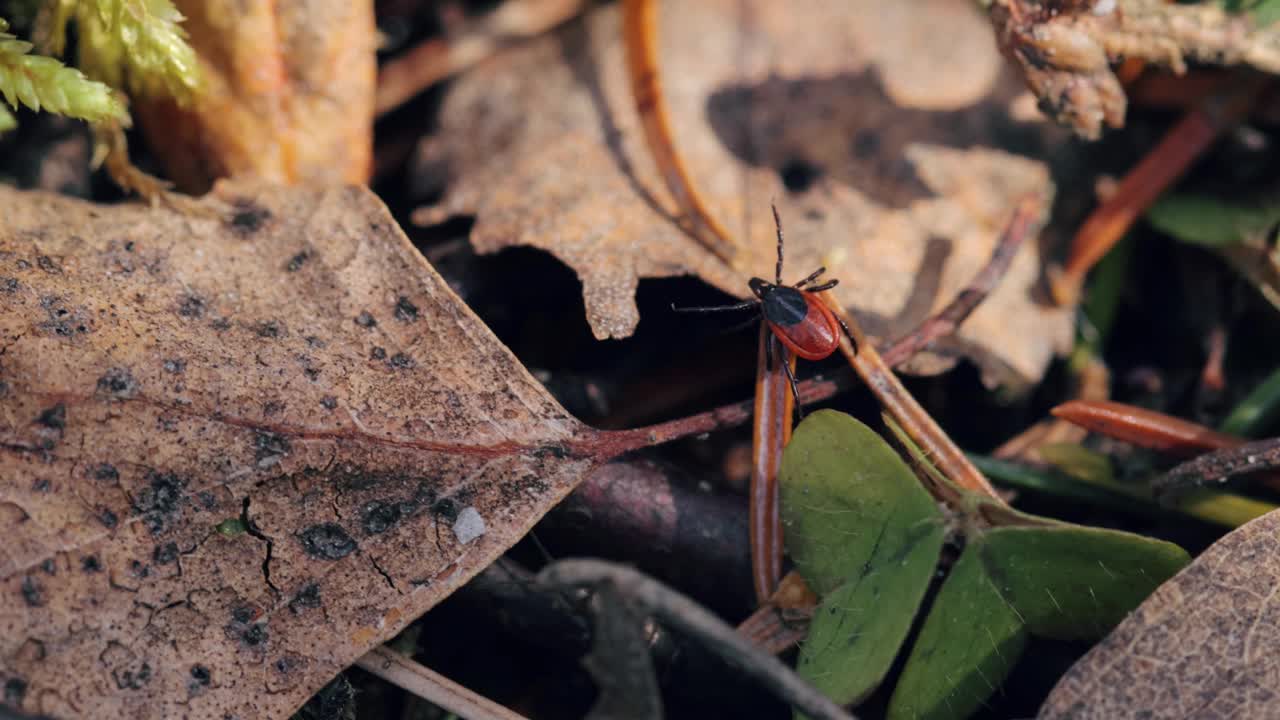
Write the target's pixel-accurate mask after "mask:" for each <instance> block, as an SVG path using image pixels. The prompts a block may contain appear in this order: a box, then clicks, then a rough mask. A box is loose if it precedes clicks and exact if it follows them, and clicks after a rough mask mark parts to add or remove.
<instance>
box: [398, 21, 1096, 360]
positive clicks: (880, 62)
mask: <svg viewBox="0 0 1280 720" xmlns="http://www.w3.org/2000/svg"><path fill="white" fill-rule="evenodd" d="M926 6H927V7H922V6H920V5H919V4H918V3H917V4H912V5H910V7H907V6H905V5H904V6H903V7H902V8H898V7H897V6H896V5H895V6H894V7H887V6H886V5H885V4H884V3H880V2H872V1H870V0H866V1H862V2H819V1H817V0H810V1H808V2H801V3H765V2H751V3H746V4H745V5H744V4H742V3H739V2H736V1H734V2H730V0H718V1H717V2H705V3H692V4H690V3H680V4H676V3H664V4H663V6H662V8H661V12H660V14H659V17H660V25H661V43H662V45H661V47H662V52H661V63H662V71H663V73H662V82H663V85H664V93H665V94H666V97H667V99H668V102H669V104H670V106H671V108H672V111H673V114H674V116H673V118H672V120H673V123H674V128H675V137H676V141H677V143H678V145H679V148H680V150H681V152H682V154H683V155H684V156H685V160H686V161H687V164H688V166H689V168H690V170H691V172H692V175H693V177H694V180H695V182H696V184H697V186H698V187H699V189H700V190H702V191H703V192H704V194H705V195H706V199H707V201H708V203H709V206H710V209H711V211H712V213H713V214H714V215H715V216H716V217H717V218H719V219H720V220H721V221H722V222H724V223H725V225H726V227H728V228H729V230H730V232H731V234H733V236H734V237H735V239H736V241H737V242H738V243H739V246H740V247H741V248H742V258H741V268H740V269H733V268H729V267H727V266H725V265H724V264H722V263H721V262H719V261H718V260H717V259H716V258H714V257H713V256H712V255H711V254H710V253H708V252H706V251H705V250H703V249H702V248H701V247H700V246H699V245H698V244H697V243H695V242H693V241H691V240H690V239H689V238H688V237H687V236H685V235H684V234H682V233H681V231H680V230H679V229H678V228H677V227H676V225H675V224H674V223H673V222H672V219H671V217H670V215H669V214H668V208H669V207H670V201H669V199H668V198H667V196H666V193H665V189H664V186H663V183H662V181H661V179H660V178H659V176H658V175H657V172H656V170H655V169H654V166H653V163H652V161H651V158H650V154H649V151H648V148H647V147H646V146H645V144H644V136H643V133H642V131H641V130H640V127H639V120H638V117H637V115H636V112H635V109H634V101H633V99H632V97H631V93H630V88H629V85H628V82H627V76H626V74H625V72H624V64H623V48H622V47H621V43H620V27H619V22H620V21H619V14H618V13H617V12H616V9H615V8H603V9H599V10H597V11H594V12H592V13H590V14H589V15H587V16H586V17H585V18H584V19H582V20H581V21H579V22H576V23H574V24H571V25H570V26H568V27H566V28H565V29H563V30H562V31H560V32H558V33H556V34H555V35H552V36H548V37H545V38H543V39H540V40H538V41H535V42H532V43H529V44H528V45H526V46H524V47H521V48H518V49H515V50H511V51H508V52H505V53H503V54H502V55H500V56H498V57H496V58H494V59H493V60H491V61H490V62H488V63H486V64H483V65H481V66H479V67H478V68H476V69H474V70H472V71H471V72H470V73H468V74H467V75H466V76H464V77H463V78H461V79H460V80H458V81H457V82H455V84H454V85H453V86H452V87H451V89H450V91H449V94H448V96H447V98H446V99H445V101H444V106H443V109H442V113H441V121H440V122H441V129H440V131H439V132H437V133H435V134H433V135H432V136H431V137H429V138H427V139H426V140H425V141H424V142H423V144H422V146H421V147H420V148H419V152H418V155H417V160H416V165H415V167H416V171H415V180H416V182H417V183H418V187H417V190H418V191H419V192H422V193H424V194H429V193H443V196H442V199H441V200H440V202H439V203H438V204H437V205H435V206H433V207H430V208H424V209H422V210H420V211H419V212H418V213H417V215H416V216H415V218H416V221H417V222H420V223H431V222H437V221H440V220H442V219H444V218H445V217H448V216H450V215H453V214H474V215H475V216H476V225H475V227H474V229H473V231H472V236H471V240H472V242H473V244H474V245H475V246H476V247H477V248H478V249H479V250H480V251H482V252H494V251H497V250H499V249H501V248H504V247H509V246H512V245H522V244H523V245H532V246H535V247H539V248H543V249H545V250H547V251H549V252H551V253H553V254H554V255H556V256H557V257H558V258H560V259H561V260H562V261H563V262H565V263H567V264H568V265H570V266H571V267H573V268H574V269H575V270H576V271H577V273H578V275H579V277H580V278H581V281H582V284H583V296H584V299H585V304H586V314H587V319H588V321H589V323H590V326H591V328H592V331H593V332H594V333H595V335H596V337H598V338H601V339H604V338H611V337H612V338H621V337H626V336H628V335H630V334H631V332H632V331H633V330H634V328H635V326H636V324H637V323H638V322H639V316H638V311H637V309H636V306H635V302H634V294H635V290H636V286H637V283H638V282H639V280H640V279H641V278H647V277H670V276H675V275H684V274H695V275H697V276H699V277H701V278H702V279H704V280H706V281H707V282H709V283H711V284H713V285H716V286H717V287H719V288H721V289H723V290H725V291H726V292H730V293H733V294H735V295H739V296H743V295H745V293H746V287H747V285H746V280H747V278H748V277H749V276H750V275H753V274H754V275H760V276H763V277H771V276H772V274H773V263H774V244H775V241H774V228H773V221H772V218H771V217H770V214H769V202H770V201H771V200H772V199H777V200H778V201H779V206H780V210H781V213H782V218H783V223H784V228H785V231H786V235H787V268H788V271H787V279H789V280H792V281H794V280H796V279H798V278H799V277H802V276H803V275H804V274H807V273H808V272H809V271H810V270H812V269H814V268H816V267H817V266H818V265H826V267H827V268H828V271H829V275H830V276H831V277H836V278H839V279H840V280H841V284H840V286H839V287H838V288H837V293H838V295H839V297H840V298H841V300H842V301H843V302H844V303H846V305H848V306H850V307H851V308H853V309H854V310H855V311H856V312H857V313H859V314H860V315H861V317H862V318H863V319H864V320H865V321H866V323H867V325H868V328H869V330H870V331H871V332H872V333H873V334H875V335H877V336H880V337H887V336H895V335H897V334H899V333H902V332H905V331H907V330H908V329H910V328H911V327H913V326H914V325H915V324H916V323H918V322H919V321H920V320H922V319H923V318H924V317H926V316H927V315H928V314H929V313H930V312H931V311H933V310H936V309H937V308H939V307H940V306H942V305H943V304H945V303H947V302H948V301H950V300H951V298H952V297H953V296H954V294H955V293H956V292H957V291H958V290H959V289H960V288H961V287H962V286H963V285H964V284H966V283H967V282H968V281H969V280H970V279H971V278H972V276H973V274H974V273H975V272H976V271H977V269H978V268H979V267H981V265H982V264H983V263H984V262H985V261H986V259H987V256H988V255H989V253H990V251H991V249H992V246H993V244H994V242H995V238H996V237H997V235H998V233H999V231H1000V229H1001V226H1002V224H1003V223H1004V222H1005V221H1006V220H1007V218H1008V216H1009V214H1010V212H1011V209H1012V207H1013V205H1014V203H1015V202H1016V200H1017V199H1019V198H1020V197H1021V196H1022V195H1023V194H1025V193H1027V192H1036V193H1039V194H1040V195H1041V196H1043V197H1045V198H1046V200H1048V199H1049V198H1051V197H1052V194H1053V193H1052V187H1053V186H1052V182H1051V180H1050V174H1049V171H1048V167H1047V165H1046V164H1045V162H1044V161H1043V159H1044V158H1046V157H1049V156H1050V155H1051V154H1053V153H1055V152H1062V151H1063V150H1064V149H1063V148H1062V147H1061V146H1059V145H1055V143H1056V142H1057V140H1059V139H1061V138H1062V137H1064V136H1065V133H1063V132H1060V131H1058V130H1057V129H1056V128H1049V127H1046V126H1044V125H1027V124H1022V123H1020V122H1018V121H1017V120H1015V119H1013V118H1012V117H1011V116H1010V115H1009V105H1010V103H1011V101H1012V100H1013V99H1014V97H1015V96H1016V95H1017V94H1018V92H1019V88H1018V82H1017V80H1016V79H1015V78H1014V77H1013V75H1012V73H1011V72H1009V71H1008V70H1006V69H1005V68H1004V67H1003V65H1002V61H1001V58H1000V56H999V53H998V51H997V48H996V47H995V44H994V40H993V37H992V34H991V30H990V28H989V26H988V25H987V24H986V21H985V19H984V17H983V15H982V13H981V12H980V11H978V10H977V9H976V8H975V7H974V6H973V4H972V3H971V2H968V0H930V1H929V2H927V3H926ZM1039 275H1040V257H1039V249H1038V247H1035V244H1029V246H1028V247H1026V248H1024V250H1023V251H1022V253H1020V255H1019V257H1018V258H1017V259H1016V261H1015V263H1014V266H1013V268H1012V269H1011V271H1010V272H1009V274H1008V276H1007V277H1006V279H1005V280H1004V283H1003V285H1002V286H1001V287H1000V289H999V290H998V291H997V292H996V293H995V294H994V295H993V296H992V297H991V298H990V299H989V300H988V301H987V302H986V303H985V304H984V305H983V306H982V307H981V308H980V309H979V310H978V311H977V312H976V313H975V314H974V315H973V317H972V318H971V319H970V320H969V321H968V323H967V324H966V325H965V327H964V328H963V329H962V330H961V331H960V333H959V334H958V335H957V336H956V337H954V338H952V339H951V340H949V341H946V342H943V343H940V344H939V347H938V348H935V350H937V351H938V353H939V354H940V355H941V356H945V357H941V356H940V355H935V356H933V357H932V358H930V357H928V356H926V357H924V358H922V360H921V362H918V363H917V364H916V365H915V367H914V368H913V369H914V370H916V371H918V372H938V371H941V370H943V369H945V368H947V367H950V365H951V363H952V362H954V358H955V356H957V355H960V354H966V355H969V356H971V357H973V358H974V359H975V360H977V361H978V362H979V363H980V365H981V366H982V368H983V370H984V371H985V374H986V376H987V378H988V379H990V380H993V381H1004V382H1010V383H1013V384H1021V383H1025V382H1028V381H1033V380H1035V379H1037V378H1038V377H1039V376H1040V375H1041V373H1042V372H1043V370H1044V368H1045V366H1046V365H1047V363H1048V362H1049V360H1050V358H1051V357H1052V356H1053V355H1054V353H1055V352H1057V351H1059V350H1061V349H1062V348H1063V347H1065V346H1066V343H1067V342H1068V341H1069V339H1070V331H1071V325H1070V317H1071V316H1070V312H1069V311H1067V310H1062V309H1054V308H1050V307H1047V306H1046V305H1045V304H1041V303H1039V302H1037V301H1036V300H1035V299H1034V297H1033V295H1034V293H1033V289H1034V288H1035V287H1036V283H1037V282H1038V279H1039Z"/></svg>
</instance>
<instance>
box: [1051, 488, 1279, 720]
mask: <svg viewBox="0 0 1280 720" xmlns="http://www.w3.org/2000/svg"><path fill="white" fill-rule="evenodd" d="M1277 590H1280V512H1271V513H1268V514H1267V515H1264V516H1262V517H1260V518H1258V519H1256V520H1253V521H1252V522H1249V523H1247V524H1245V525H1242V526H1241V527H1239V528H1237V529H1236V530H1234V531H1232V532H1231V533H1230V534H1228V535H1226V536H1225V537H1223V538H1222V539H1221V540H1219V541H1218V542H1217V543H1215V544H1214V545H1213V546H1212V547H1210V548H1209V549H1208V550H1206V551H1205V552H1204V553H1202V554H1201V555H1200V557H1198V558H1196V560H1195V561H1194V562H1192V563H1191V564H1190V565H1188V566H1187V567H1186V568H1185V569H1183V570H1182V571H1181V572H1180V573H1178V574H1177V575H1175V576H1174V577H1173V578H1171V579H1170V580H1169V581H1168V582H1166V583H1165V584H1164V585H1161V586H1160V587H1159V588H1158V589H1157V590H1156V591H1155V592H1154V593H1153V594H1152V595H1151V597H1150V598H1148V599H1147V601H1146V602H1144V603H1143V604H1142V605H1140V606H1139V607H1138V609H1137V610H1136V611H1134V613H1133V614H1132V615H1130V616H1129V617H1128V618H1127V619H1125V620H1124V622H1122V623H1120V625H1119V626H1117V627H1116V629H1115V630H1113V631H1112V632H1111V634H1110V635H1108V636H1107V637H1106V638H1105V639H1104V640H1103V641H1102V642H1101V643H1099V644H1098V645H1097V646H1095V647H1094V648H1093V649H1092V650H1090V651H1089V652H1088V654H1086V655H1085V656H1084V657H1083V658H1081V659H1080V661H1079V662H1077V663H1076V664H1075V665H1074V666H1073V667H1072V668H1071V669H1070V670H1069V671H1067V674H1066V675H1065V676H1064V677H1063V678H1062V679H1061V680H1060V681H1059V682H1058V685H1057V686H1056V687H1055V688H1054V689H1053V691H1052V692H1051V693H1050V694H1049V697H1048V699H1047V700H1045V703H1044V705H1043V706H1042V707H1041V708H1040V714H1039V717H1041V718H1075V719H1079V718H1108V720H1123V719H1124V718H1151V719H1153V720H1158V719H1159V718H1186V717H1247V718H1277V717H1280V704H1277V702H1276V688H1280V665H1277V664H1276V662H1275V648H1276V645H1277V643H1278V642H1280V613H1278V611H1277V606H1276V603H1275V602H1274V601H1273V600H1274V598H1275V596H1276V592H1277Z"/></svg>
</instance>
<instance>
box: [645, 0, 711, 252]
mask: <svg viewBox="0 0 1280 720" xmlns="http://www.w3.org/2000/svg"><path fill="white" fill-rule="evenodd" d="M657 16H658V8H657V3H656V2H654V0H623V3H622V38H623V42H624V44H625V46H626V51H627V53H626V54H627V74H628V76H629V77H630V79H631V94H632V95H633V96H634V97H635V101H636V110H637V112H639V114H640V122H641V125H642V126H643V127H644V135H645V140H646V141H647V142H648V144H649V152H651V153H653V159H654V162H655V163H656V164H657V166H658V170H659V172H661V173H662V179H663V182H665V183H666V186H667V190H669V191H670V192H671V195H672V197H674V198H675V201H676V206H677V208H678V209H679V211H680V213H681V214H682V218H681V219H682V221H683V223H684V225H685V229H686V230H687V231H688V232H689V234H690V235H692V236H693V237H694V238H695V239H697V240H698V241H699V242H701V243H702V244H703V245H704V246H706V248H707V249H708V250H710V251H711V252H713V253H715V254H716V255H717V256H718V257H719V258H720V259H721V260H723V261H725V262H726V263H730V264H732V262H733V258H734V255H735V250H736V248H735V246H734V243H733V241H732V240H731V239H730V237H729V233H728V231H726V230H725V229H724V226H722V225H721V224H720V223H719V222H717V221H716V219H715V218H714V217H712V215H711V212H710V211H709V210H707V206H706V203H705V202H704V201H703V199H702V196H701V195H699V194H698V191H697V189H696V188H695V186H694V184H693V180H692V178H691V177H690V176H689V171H688V170H687V169H685V165H684V161H683V160H681V158H680V154H679V153H678V152H677V151H676V146H675V138H674V134H673V133H672V132H671V122H670V120H669V117H670V113H669V112H668V110H667V101H666V99H665V98H664V97H663V95H662V83H661V82H660V80H659V72H658V29H657V28H658V17H657Z"/></svg>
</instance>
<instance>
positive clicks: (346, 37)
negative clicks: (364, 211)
mask: <svg viewBox="0 0 1280 720" xmlns="http://www.w3.org/2000/svg"><path fill="white" fill-rule="evenodd" d="M174 4H175V5H177V6H178V9H179V10H181V11H182V13H183V14H184V15H186V16H187V20H186V22H184V23H183V27H184V28H185V29H186V31H187V32H188V33H189V34H190V42H191V45H192V47H194V48H195V50H196V55H197V56H198V59H199V61H200V74H201V87H200V88H199V89H198V90H197V92H196V93H195V94H194V95H195V96H194V98H193V99H192V102H191V107H189V108H182V107H178V106H177V105H175V104H174V102H173V101H172V100H170V99H168V98H147V97H140V98H137V99H135V111H136V114H137V116H138V120H139V122H140V125H141V127H142V130H143V132H144V133H145V134H146V137H147V141H148V142H149V143H150V145H151V147H152V148H153V149H155V151H156V154H157V155H158V156H159V157H160V159H161V161H162V162H163V163H164V165H165V169H166V170H167V172H168V176H169V178H170V179H171V180H173V181H175V182H176V183H177V185H178V187H179V188H181V189H183V190H186V191H189V192H204V191H205V190H207V189H208V188H209V186H210V184H211V183H212V182H213V181H214V180H216V179H218V178H221V177H254V178H262V179H266V180H271V181H275V182H281V183H305V182H335V183H337V182H350V183H364V182H367V181H368V179H369V174H370V172H371V170H372V167H373V96H374V88H375V83H376V70H377V68H376V58H375V51H376V49H377V29H376V27H375V25H374V17H373V3H372V2H371V0H354V1H350V0H247V1H246V0H215V1H213V2H208V1H206V0H200V1H199V2H196V1H195V0H175V3H174Z"/></svg>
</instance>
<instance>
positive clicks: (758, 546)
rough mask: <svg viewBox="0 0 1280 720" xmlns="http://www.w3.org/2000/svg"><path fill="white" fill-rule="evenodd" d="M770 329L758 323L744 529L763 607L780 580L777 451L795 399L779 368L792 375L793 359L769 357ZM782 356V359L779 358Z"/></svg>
mask: <svg viewBox="0 0 1280 720" xmlns="http://www.w3.org/2000/svg"><path fill="white" fill-rule="evenodd" d="M770 332H771V331H770V330H769V328H768V326H767V325H765V324H764V323H760V349H759V351H758V353H757V355H756V403H755V413H754V415H753V418H754V421H753V422H754V425H753V427H752V432H751V460H752V462H751V488H750V491H749V502H748V506H747V507H748V509H747V528H748V532H749V535H750V538H751V581H752V585H753V586H754V587H755V591H756V598H757V599H758V600H759V601H760V602H761V603H764V602H766V601H767V600H768V599H769V597H770V596H772V595H773V591H774V589H775V588H777V586H778V580H779V579H780V578H781V577H782V549H783V546H782V516H781V514H780V510H779V505H778V471H779V470H781V468H782V450H783V448H785V447H786V445H787V443H788V442H790V441H791V413H792V412H793V411H794V409H795V405H794V403H795V399H794V398H793V397H792V396H791V386H790V384H789V383H788V382H787V376H786V373H785V372H784V371H783V369H782V363H783V362H786V363H789V364H790V365H791V367H792V372H794V371H795V363H796V361H795V357H794V356H792V355H791V354H790V353H786V352H782V351H781V350H780V349H779V350H777V351H776V352H775V353H774V356H773V357H772V358H771V357H769V348H770V347H774V348H780V346H779V345H778V344H777V343H770V342H768V340H769V336H770ZM780 356H785V357H780Z"/></svg>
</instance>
